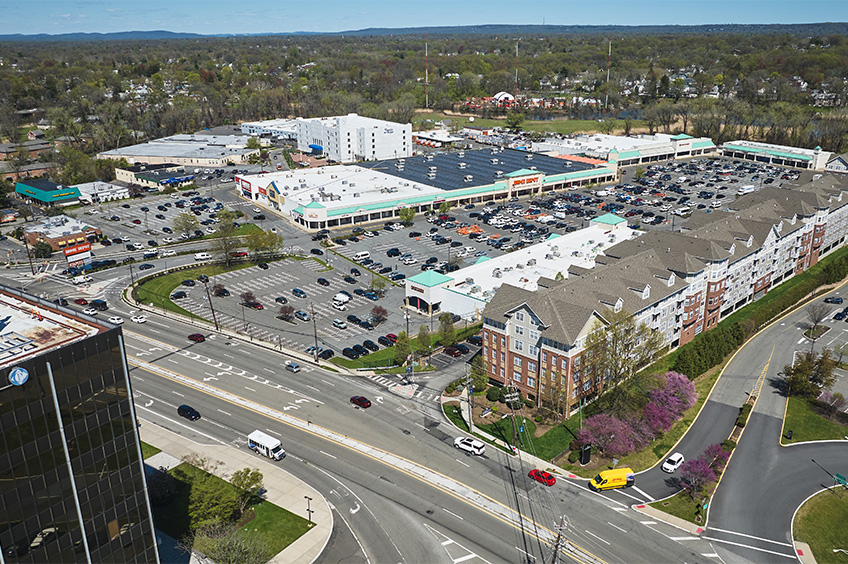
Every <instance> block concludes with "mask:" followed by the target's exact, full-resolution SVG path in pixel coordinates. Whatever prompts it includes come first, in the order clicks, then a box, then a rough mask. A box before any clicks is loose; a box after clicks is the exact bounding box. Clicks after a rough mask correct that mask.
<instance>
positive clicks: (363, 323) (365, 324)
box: [359, 319, 374, 331]
mask: <svg viewBox="0 0 848 564" xmlns="http://www.w3.org/2000/svg"><path fill="white" fill-rule="evenodd" d="M359 326H360V327H362V328H363V329H368V330H369V331H373V330H374V326H373V325H371V322H370V321H367V320H365V319H363V320H362V321H360V322H359Z"/></svg>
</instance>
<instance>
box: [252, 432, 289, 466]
mask: <svg viewBox="0 0 848 564" xmlns="http://www.w3.org/2000/svg"><path fill="white" fill-rule="evenodd" d="M247 446H248V448H250V449H251V450H252V451H253V452H255V453H256V454H261V455H262V456H267V457H268V458H270V459H271V460H282V459H283V458H285V457H286V451H285V450H283V445H282V444H280V441H278V440H277V439H275V438H274V437H272V436H271V435H269V434H267V433H263V432H262V431H259V430H257V431H253V432H252V433H251V434H249V435H248V436H247Z"/></svg>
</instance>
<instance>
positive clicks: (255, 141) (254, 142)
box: [245, 136, 262, 149]
mask: <svg viewBox="0 0 848 564" xmlns="http://www.w3.org/2000/svg"><path fill="white" fill-rule="evenodd" d="M245 147H246V148H248V149H260V148H261V147H262V145H261V144H260V143H259V138H258V137H255V136H254V137H251V138H250V139H248V140H247V145H246V146H245Z"/></svg>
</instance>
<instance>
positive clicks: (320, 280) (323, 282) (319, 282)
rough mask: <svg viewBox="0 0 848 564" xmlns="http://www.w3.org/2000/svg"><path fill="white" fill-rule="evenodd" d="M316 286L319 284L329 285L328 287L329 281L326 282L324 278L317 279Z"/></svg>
mask: <svg viewBox="0 0 848 564" xmlns="http://www.w3.org/2000/svg"><path fill="white" fill-rule="evenodd" d="M318 284H320V285H321V286H329V285H330V281H329V280H327V279H326V278H319V279H318Z"/></svg>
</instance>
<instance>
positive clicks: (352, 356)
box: [342, 347, 359, 360]
mask: <svg viewBox="0 0 848 564" xmlns="http://www.w3.org/2000/svg"><path fill="white" fill-rule="evenodd" d="M342 356H346V357H348V358H349V359H351V360H356V359H357V358H359V355H358V354H357V352H356V351H355V350H353V349H352V348H350V347H346V348H344V349H342Z"/></svg>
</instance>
